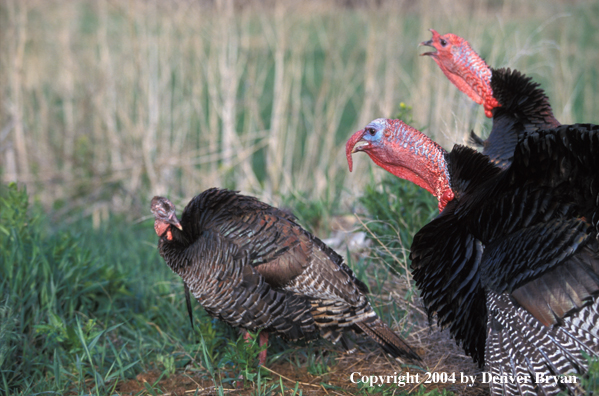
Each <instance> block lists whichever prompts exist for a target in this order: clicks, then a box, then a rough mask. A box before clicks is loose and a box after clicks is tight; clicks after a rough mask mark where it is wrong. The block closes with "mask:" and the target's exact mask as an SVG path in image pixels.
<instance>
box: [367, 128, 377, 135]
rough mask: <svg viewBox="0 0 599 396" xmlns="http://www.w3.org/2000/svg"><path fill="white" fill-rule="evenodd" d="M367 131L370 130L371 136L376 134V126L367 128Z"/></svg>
mask: <svg viewBox="0 0 599 396" xmlns="http://www.w3.org/2000/svg"><path fill="white" fill-rule="evenodd" d="M366 132H368V133H369V134H370V136H374V135H376V131H375V130H374V128H366Z"/></svg>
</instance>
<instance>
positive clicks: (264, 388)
mask: <svg viewBox="0 0 599 396" xmlns="http://www.w3.org/2000/svg"><path fill="white" fill-rule="evenodd" d="M307 207H310V205H308V206H307ZM306 213H307V214H306V215H305V216H307V217H309V213H311V210H306ZM0 220H1V221H0V244H1V245H2V246H6V247H7V248H6V249H2V250H1V252H0V296H2V299H1V300H0V319H1V320H0V393H2V394H7V395H27V394H35V393H40V392H55V393H58V394H62V393H69V394H81V395H83V394H94V395H104V394H111V393H114V392H115V389H118V386H119V384H122V383H124V382H125V381H127V380H130V379H132V378H135V377H136V375H137V374H139V373H145V372H148V371H150V370H153V371H157V372H159V373H160V375H159V377H158V378H157V379H156V380H154V381H153V382H147V383H145V387H146V390H145V392H146V393H148V394H154V393H155V394H160V393H161V392H164V391H165V390H164V389H163V388H161V386H162V385H159V384H158V380H160V379H166V378H168V377H169V376H172V375H173V374H175V373H181V372H183V371H184V370H187V371H189V372H194V373H199V374H200V375H201V377H202V378H204V379H205V380H207V381H209V382H211V383H212V384H213V386H214V389H215V391H217V392H223V391H224V389H231V388H234V387H235V386H237V385H236V383H237V382H238V381H239V376H240V375H242V376H243V384H244V385H245V388H246V389H249V390H250V391H251V393H252V394H256V395H258V394H270V393H271V392H274V391H280V390H281V389H282V388H284V389H285V390H286V392H288V393H294V392H295V394H301V393H302V390H301V387H298V385H297V384H290V383H289V382H285V383H282V382H281V380H280V379H279V378H278V377H277V376H276V375H273V374H272V373H270V372H269V371H267V370H265V369H261V368H259V367H258V366H257V355H258V353H259V352H260V350H261V348H260V347H259V346H258V345H257V342H255V340H254V341H253V342H250V343H246V342H245V341H244V340H243V339H242V338H241V337H240V336H239V335H238V333H237V332H236V331H234V330H233V329H232V328H231V327H229V326H227V325H225V324H223V323H222V322H220V321H218V320H215V319H212V318H210V317H208V316H207V314H206V313H205V312H204V311H203V309H201V308H200V307H199V304H197V303H194V315H195V324H196V332H195V334H193V333H192V332H191V327H190V325H189V321H188V318H187V312H186V309H185V307H184V302H183V301H184V298H183V287H182V284H181V282H180V279H179V278H178V277H177V276H175V275H174V274H173V273H172V272H171V271H170V269H168V267H167V266H166V265H165V264H164V262H163V260H162V259H161V258H160V257H159V256H158V253H157V248H156V236H155V233H154V230H153V227H152V222H151V220H148V221H145V222H143V223H140V224H131V223H128V222H127V221H124V220H123V219H119V218H118V217H111V218H110V219H109V221H107V222H105V223H104V225H103V226H102V227H101V228H100V229H94V228H93V227H92V226H91V224H90V221H89V219H85V218H82V219H80V220H77V221H75V222H74V223H71V224H68V225H67V224H60V223H56V224H51V223H50V222H49V221H48V218H47V217H46V216H45V215H44V214H43V213H42V212H41V211H40V210H39V208H36V207H33V208H31V207H29V205H28V196H27V193H26V191H25V190H24V189H19V188H17V186H16V185H15V184H11V185H9V186H4V187H2V188H1V189H0ZM312 226H314V224H313V225H312ZM350 265H352V266H353V267H354V269H355V270H356V273H358V275H359V276H360V277H361V279H363V280H368V279H367V278H368V277H371V276H372V279H376V281H375V285H376V287H375V288H374V289H373V291H375V292H376V290H382V288H383V287H384V286H385V285H387V286H388V283H385V282H388V281H389V280H388V277H387V276H385V274H384V272H386V271H387V270H386V269H385V268H378V269H373V268H369V266H368V263H366V262H364V261H360V262H356V263H350ZM373 302H374V303H375V305H377V299H376V297H373ZM394 309H395V308H393V307H392V306H389V304H386V305H385V307H384V309H382V308H381V310H380V311H381V312H380V313H381V314H382V315H384V316H383V318H384V319H385V320H386V321H387V322H388V323H392V321H393V318H392V317H391V314H393V313H395V314H398V311H397V309H395V311H393V310H394ZM268 356H269V357H268V364H267V366H268V365H269V364H272V363H273V362H287V363H286V364H288V365H290V366H293V365H295V366H296V367H297V369H302V368H306V370H307V372H308V373H310V374H312V375H314V376H326V375H327V373H328V372H329V370H330V369H331V367H334V366H335V364H336V359H335V358H336V355H335V352H331V346H330V344H328V343H327V342H325V341H323V340H320V341H315V342H313V343H310V344H306V343H302V342H299V343H287V342H283V341H282V340H280V339H278V338H277V337H271V346H270V347H269V355H268ZM294 362H295V363H294ZM234 384H235V385H234Z"/></svg>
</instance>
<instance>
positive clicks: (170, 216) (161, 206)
mask: <svg viewBox="0 0 599 396" xmlns="http://www.w3.org/2000/svg"><path fill="white" fill-rule="evenodd" d="M150 210H151V211H152V213H153V214H154V230H155V231H156V234H158V236H159V237H162V236H163V235H164V234H166V238H167V239H168V240H169V241H170V240H172V239H173V235H172V232H171V226H175V227H177V228H178V229H180V230H181V231H183V227H181V223H179V219H177V215H176V214H175V205H173V203H172V202H171V201H169V200H168V199H166V198H164V197H154V198H152V203H151V204H150Z"/></svg>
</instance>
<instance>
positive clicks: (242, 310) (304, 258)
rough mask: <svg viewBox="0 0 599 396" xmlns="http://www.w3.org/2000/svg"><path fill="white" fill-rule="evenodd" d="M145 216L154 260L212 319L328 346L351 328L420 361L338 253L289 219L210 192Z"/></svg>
mask: <svg viewBox="0 0 599 396" xmlns="http://www.w3.org/2000/svg"><path fill="white" fill-rule="evenodd" d="M151 210H152V213H153V214H154V217H155V223H154V229H155V230H156V233H157V234H158V236H159V237H160V241H159V244H158V249H159V251H160V255H161V256H162V257H163V258H164V260H165V261H166V263H167V264H168V266H169V267H170V268H171V269H172V270H173V271H174V272H175V273H177V274H178V275H179V276H180V277H181V278H183V281H184V283H185V284H186V285H187V287H188V288H189V290H190V291H191V293H192V294H193V296H194V297H195V298H196V299H197V300H198V301H199V302H200V304H202V306H203V307H204V309H206V311H207V312H208V314H210V315H211V316H213V317H216V318H218V319H220V320H222V321H224V322H226V323H228V324H230V325H232V326H234V327H240V328H242V329H246V330H250V331H258V330H261V334H268V333H275V334H277V335H280V336H282V337H283V338H285V339H290V340H298V339H302V338H307V339H310V338H314V337H317V336H318V335H321V336H322V337H324V338H326V339H328V340H331V341H333V342H336V341H338V340H339V338H340V336H341V335H342V332H343V331H345V330H354V331H355V332H357V333H365V334H366V335H368V336H369V337H371V338H372V339H373V340H374V341H376V342H377V343H378V344H379V345H380V346H381V347H382V348H383V349H384V350H385V351H387V352H388V353H390V354H391V355H393V356H394V357H406V358H410V359H419V357H418V355H417V354H416V353H415V352H414V351H413V350H412V349H411V348H410V347H409V346H408V345H407V344H406V343H405V342H404V341H403V339H402V338H401V337H399V336H398V335H397V334H396V333H394V332H393V331H392V330H391V329H390V328H389V327H388V326H387V325H386V324H385V323H384V322H382V321H381V319H379V317H378V316H377V315H376V313H375V312H374V310H373V309H372V307H371V305H370V303H369V302H368V300H367V298H366V294H367V293H368V287H367V286H366V285H365V284H364V283H363V282H361V281H360V280H358V279H357V278H356V277H355V275H354V274H353V272H352V271H351V269H350V268H349V267H348V266H347V265H346V264H345V263H344V262H343V259H342V258H341V256H339V255H338V254H337V253H336V252H335V251H333V250H332V249H330V248H329V247H328V246H326V245H325V244H324V243H323V242H322V241H321V240H320V239H318V238H316V237H315V236H313V235H312V234H310V233H309V232H307V231H306V230H304V229H303V228H302V227H300V226H299V225H298V224H297V222H296V219H295V217H293V216H292V215H290V214H288V213H286V212H284V211H282V210H280V209H277V208H275V207H272V206H270V205H267V204H265V203H263V202H260V201H258V200H257V199H256V198H253V197H249V196H245V195H241V194H239V193H237V192H234V191H229V190H224V189H217V188H212V189H209V190H206V191H204V192H203V193H201V194H200V195H198V196H196V197H195V198H193V199H192V200H191V202H190V203H189V204H188V205H187V206H186V207H185V209H184V210H183V214H182V215H181V220H180V221H179V220H178V219H177V216H176V214H175V207H174V205H173V204H172V203H171V202H170V201H169V200H168V199H166V198H164V197H154V199H152V203H151ZM264 341H265V340H264ZM264 359H265V355H263V356H261V363H264Z"/></svg>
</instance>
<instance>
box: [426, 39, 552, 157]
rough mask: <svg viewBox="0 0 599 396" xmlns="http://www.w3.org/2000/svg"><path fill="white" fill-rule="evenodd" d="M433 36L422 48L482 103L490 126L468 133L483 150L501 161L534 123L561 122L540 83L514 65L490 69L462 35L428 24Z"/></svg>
mask: <svg viewBox="0 0 599 396" xmlns="http://www.w3.org/2000/svg"><path fill="white" fill-rule="evenodd" d="M431 32H432V33H433V38H432V39H430V40H428V41H424V42H422V43H420V45H426V46H429V47H433V48H435V49H436V51H435V52H425V53H422V54H421V55H427V56H430V57H431V58H433V60H434V61H435V62H436V63H437V65H439V67H440V68H441V70H442V71H443V73H444V74H445V76H447V78H449V80H450V81H451V82H452V83H453V84H454V85H455V86H456V87H458V89H460V90H461V91H462V92H464V93H465V94H467V95H468V96H469V97H470V98H471V99H472V100H473V101H474V102H476V103H478V104H482V105H483V107H484V109H485V114H486V115H487V117H489V118H491V117H493V127H492V130H491V133H490V134H489V137H488V138H487V140H485V141H483V140H482V139H480V138H479V137H478V136H476V135H475V134H474V132H472V133H471V137H472V139H473V140H474V141H475V142H476V143H477V144H479V145H482V146H483V153H484V154H486V155H488V156H489V157H490V158H491V160H492V161H493V162H494V163H496V164H497V165H499V166H501V167H506V166H508V165H509V164H510V162H511V161H512V157H513V153H514V149H515V147H516V144H517V143H518V139H519V137H520V136H523V135H525V134H526V133H528V132H531V131H536V130H538V129H550V128H555V127H558V126H559V125H560V123H559V121H557V120H556V119H555V117H554V116H553V110H552V109H551V105H550V104H549V99H548V98H547V95H545V92H544V91H543V90H542V89H541V88H539V84H537V83H535V82H533V81H532V79H531V78H529V77H526V76H525V75H523V74H521V73H520V72H518V71H517V70H510V69H491V68H490V67H489V66H488V65H487V64H486V63H485V61H484V60H483V59H481V57H480V56H478V54H477V53H476V52H474V50H472V48H471V47H470V44H468V42H467V41H466V40H464V39H463V38H461V37H459V36H456V35H455V34H452V33H447V34H445V35H443V36H441V35H439V33H437V32H436V31H435V30H433V29H431Z"/></svg>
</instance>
